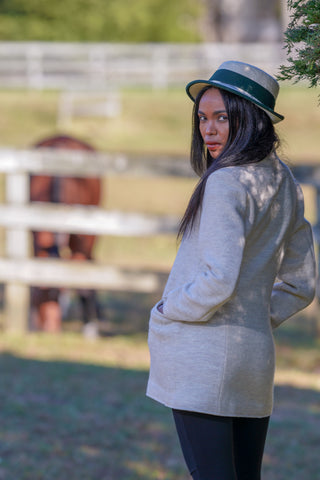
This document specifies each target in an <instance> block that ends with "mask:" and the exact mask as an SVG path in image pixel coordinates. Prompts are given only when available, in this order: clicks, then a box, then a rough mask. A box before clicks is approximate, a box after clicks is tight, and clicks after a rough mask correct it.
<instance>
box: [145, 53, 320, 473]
mask: <svg viewBox="0 0 320 480" xmlns="http://www.w3.org/2000/svg"><path fill="white" fill-rule="evenodd" d="M186 90H187V93H188V95H189V97H190V98H191V99H192V100H193V101H194V113H193V138H192V146H191V164H192V166H193V168H194V170H195V171H196V172H197V173H198V174H199V175H200V177H201V178H200V181H199V183H198V185H197V187H196V189H195V191H194V193H193V195H192V197H191V199H190V202H189V205H188V207H187V210H186V212H185V214H184V217H183V219H182V221H181V224H180V231H179V235H180V237H181V239H182V240H181V245H180V248H179V251H178V254H177V257H176V260H175V262H174V265H173V268H172V271H171V273H170V276H169V279H168V282H167V285H166V287H165V290H164V293H163V297H162V299H161V300H160V301H159V302H158V303H157V304H156V305H155V306H154V307H153V309H152V311H151V318H150V327H149V348H150V354H151V366H150V377H149V382H148V389H147V395H148V396H150V397H151V398H153V399H155V400H157V401H159V402H161V403H163V404H165V405H167V406H168V407H171V408H172V409H173V415H174V420H175V424H176V428H177V432H178V435H179V439H180V443H181V446H182V451H183V454H184V457H185V460H186V463H187V465H188V468H189V472H190V474H191V475H192V478H193V479H194V480H244V479H246V480H258V479H260V471H261V463H262V456H263V449H264V443H265V438H266V434H267V428H268V421H269V417H270V414H271V410H272V402H273V377H274V343H273V335H272V329H274V328H276V327H278V326H279V325H280V324H281V323H282V322H283V321H284V320H286V319H287V318H288V317H290V316H291V315H293V314H295V313H296V312H298V311H299V310H301V309H302V308H304V307H306V306H307V305H308V304H309V303H310V302H311V301H312V299H313V297H314V291H315V262H314V251H313V240H312V233H311V228H310V225H309V224H308V222H307V221H306V220H305V219H304V205H303V196H302V193H301V189H300V187H299V185H297V182H296V181H295V180H294V178H293V176H292V174H291V172H290V170H289V169H288V168H287V167H286V166H285V165H284V164H283V163H282V162H281V161H280V160H279V159H278V157H277V156H276V153H275V149H276V146H277V136H276V134H275V131H274V127H273V123H276V122H279V121H281V120H282V119H283V118H284V117H283V116H282V115H280V114H278V113H276V112H275V111H274V106H275V100H276V97H277V94H278V90H279V86H278V83H277V82H276V80H275V79H274V78H273V77H271V76H270V75H268V74H267V73H265V72H263V71H262V70H260V69H258V68H256V67H254V66H252V65H248V64H245V63H242V62H234V61H230V62H225V63H223V64H222V65H221V66H220V67H219V69H218V70H217V71H216V72H215V73H214V74H213V76H212V77H211V78H210V79H209V80H195V81H193V82H190V83H189V84H188V85H187V88H186Z"/></svg>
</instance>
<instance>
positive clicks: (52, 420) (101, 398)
mask: <svg viewBox="0 0 320 480" xmlns="http://www.w3.org/2000/svg"><path fill="white" fill-rule="evenodd" d="M122 295H123V296H122V298H119V301H121V302H122V311H121V313H120V316H121V317H122V322H119V312H118V313H116V311H115V310H113V307H115V306H116V305H115V303H114V304H113V305H111V307H110V311H109V320H108V322H109V324H110V330H109V332H111V333H110V334H109V335H107V336H105V337H102V338H100V339H97V340H95V341H88V340H85V339H84V338H82V337H81V336H80V335H79V334H77V333H75V332H72V331H69V332H64V333H63V334H60V335H46V334H29V335H27V336H23V337H17V336H10V335H9V334H2V335H1V338H0V405H1V408H0V478H1V479H3V480H17V479H19V480H55V479H57V478H59V480H119V479H121V480H187V478H189V477H188V475H187V473H186V469H185V465H184V461H183V458H182V455H181V452H180V448H179V445H178V441H177V438H176V434H175V431H174V427H173V423H172V419H171V413H170V411H169V410H168V409H166V408H165V407H163V406H161V405H158V404H157V403H156V402H154V401H152V400H150V399H148V398H146V397H145V387H146V382H147V370H148V365H149V356H148V349H147V343H146V329H147V320H148V309H149V307H150V306H151V304H152V302H153V301H154V299H153V298H152V297H151V296H149V297H144V298H142V297H141V296H137V297H136V296H134V295H132V296H131V297H130V296H124V295H125V294H122ZM141 300H142V301H141ZM113 302H115V300H113ZM137 306H139V308H138V311H139V312H138V313H139V314H137V315H132V312H134V311H135V309H137ZM305 326H307V328H305ZM313 329H314V325H313V319H312V318H310V316H308V315H307V316H306V315H303V316H302V317H301V316H300V317H296V318H295V319H293V320H292V321H291V322H288V323H287V325H285V326H283V327H282V328H280V329H279V331H278V332H277V335H276V337H277V353H278V373H277V385H276V389H275V409H274V414H273V416H272V420H271V425H270V430H269V435H268V439H267V445H266V452H265V457H264V464H263V473H264V476H263V479H264V480H287V479H288V478H294V479H295V480H305V479H306V478H308V479H312V480H317V478H319V477H318V476H317V475H318V473H319V471H320V458H319V449H318V446H319V441H320V433H319V432H320V407H319V405H320V384H319V379H318V374H319V369H320V353H319V347H320V343H319V340H318V341H316V340H315V338H314V334H313ZM302 331H303V335H304V337H303V342H302V344H301V345H300V344H299V338H300V336H301V332H302ZM121 332H122V333H123V332H126V335H123V334H121ZM306 354H307V355H308V360H307V361H306V360H305V355H306Z"/></svg>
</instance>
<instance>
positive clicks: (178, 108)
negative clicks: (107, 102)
mask: <svg viewBox="0 0 320 480" xmlns="http://www.w3.org/2000/svg"><path fill="white" fill-rule="evenodd" d="M120 96H121V104H122V112H121V114H120V115H119V116H118V117H116V118H112V119H110V118H109V119H102V118H94V117H86V118H85V117H82V118H79V117H77V118H75V119H74V120H73V121H72V122H70V124H69V125H68V126H67V127H66V128H64V129H63V131H64V132H65V133H69V134H74V135H77V136H80V137H82V138H84V139H85V140H87V141H89V142H91V143H92V144H93V145H94V146H95V147H97V148H98V149H101V150H106V151H121V152H129V153H130V152H135V153H167V154H173V153H176V154H181V155H186V156H187V155H188V152H189V141H190V135H191V121H190V118H191V110H192V102H191V101H189V99H188V98H187V96H186V95H185V93H184V89H183V88H181V89H170V90H155V91H152V90H139V89H136V90H125V91H122V92H121V95H120ZM59 101H60V95H59V93H57V92H36V91H28V92H24V91H11V90H10V91H0V104H1V118H0V145H2V146H13V147H19V148H27V147H30V146H31V145H33V144H34V143H35V142H36V141H38V140H39V139H41V138H43V137H44V136H47V135H52V134H54V133H57V132H60V130H61V129H60V128H59V127H58V126H57V117H58V108H59ZM317 102H318V99H317V90H315V89H308V88H306V87H298V86H283V87H282V88H281V90H280V95H279V101H278V104H277V109H278V111H279V112H281V113H282V114H284V115H285V117H286V119H285V121H284V122H282V123H280V124H279V126H278V127H277V129H278V131H279V134H280V137H281V139H282V140H283V148H282V151H283V155H284V156H285V157H286V158H289V159H290V160H291V161H293V162H305V161H312V162H318V161H319V153H318V130H319V123H320V108H319V107H318V103H317Z"/></svg>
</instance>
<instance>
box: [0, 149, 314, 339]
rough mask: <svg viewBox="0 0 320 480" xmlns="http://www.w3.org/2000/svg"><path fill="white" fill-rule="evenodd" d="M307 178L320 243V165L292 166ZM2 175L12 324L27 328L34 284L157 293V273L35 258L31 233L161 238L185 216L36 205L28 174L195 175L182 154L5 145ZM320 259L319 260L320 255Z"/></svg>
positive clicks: (3, 262) (4, 268)
mask: <svg viewBox="0 0 320 480" xmlns="http://www.w3.org/2000/svg"><path fill="white" fill-rule="evenodd" d="M293 171H294V174H295V175H296V177H297V179H298V180H299V181H300V182H301V183H308V184H311V185H312V186H313V187H314V188H315V189H316V203H317V205H316V209H317V222H316V224H315V225H314V232H315V236H316V241H317V243H318V244H319V243H320V166H316V165H310V166H308V165H304V166H298V167H295V168H293ZM0 172H2V173H4V174H5V175H6V203H5V204H2V205H0V226H2V227H4V228H5V229H6V255H5V256H4V258H0V281H1V282H3V283H4V284H5V320H4V325H5V328H8V329H12V330H20V331H21V330H26V329H27V325H28V318H27V317H28V310H29V309H28V302H29V293H28V292H29V286H30V285H38V286H65V287H71V288H75V287H78V288H79V287H86V288H100V289H108V290H128V291H146V292H152V291H155V290H157V289H159V287H160V282H159V278H158V276H157V275H156V274H155V273H154V272H143V271H141V272H137V271H130V270H128V269H127V270H125V269H117V268H114V267H110V266H107V265H101V264H97V263H96V262H92V261H87V262H75V261H65V260H61V259H56V260H54V259H45V258H41V259H40V258H39V259H30V258H28V257H29V243H28V242H29V230H49V231H56V232H68V233H83V234H92V233H94V234H103V235H109V234H112V235H121V236H124V235H132V236H139V235H154V234H159V233H168V232H176V230H177V225H178V219H177V218H175V217H173V216H162V217H161V216H153V215H142V214H139V213H124V212H115V211H107V210H103V209H102V208H98V207H93V206H88V207H84V206H78V205H73V206H67V205H58V204H42V203H38V202H37V203H33V204H30V203H29V174H30V173H44V174H48V175H50V174H51V175H72V176H81V175H85V176H90V175H97V174H98V175H101V176H103V175H107V174H108V175H109V174H110V173H111V172H112V173H117V174H125V175H152V176H154V175H177V176H185V177H190V176H191V175H193V173H192V171H191V169H190V167H189V165H188V161H187V159H185V158H181V157H175V158H172V157H170V158H169V157H164V156H162V157H152V156H150V157H144V158H143V157H135V156H132V157H131V156H125V155H117V154H114V155H106V154H92V153H83V152H81V153H80V152H72V151H70V150H68V151H56V152H53V151H52V150H47V151H46V150H45V149H43V150H42V149H41V151H39V150H38V151H15V150H0ZM318 258H319V257H318Z"/></svg>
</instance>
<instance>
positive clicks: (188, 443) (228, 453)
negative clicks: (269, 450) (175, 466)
mask: <svg viewBox="0 0 320 480" xmlns="http://www.w3.org/2000/svg"><path fill="white" fill-rule="evenodd" d="M173 416H174V420H175V424H176V428H177V432H178V435H179V439H180V444H181V448H182V452H183V455H184V458H185V461H186V464H187V466H188V468H189V472H190V475H191V476H192V478H193V480H260V475H261V465H262V457H263V450H264V444H265V439H266V436H267V430H268V424H269V417H264V418H239V417H220V416H215V415H207V414H203V413H196V412H187V411H184V410H173Z"/></svg>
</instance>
